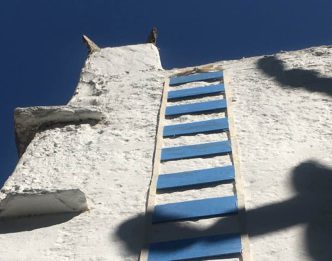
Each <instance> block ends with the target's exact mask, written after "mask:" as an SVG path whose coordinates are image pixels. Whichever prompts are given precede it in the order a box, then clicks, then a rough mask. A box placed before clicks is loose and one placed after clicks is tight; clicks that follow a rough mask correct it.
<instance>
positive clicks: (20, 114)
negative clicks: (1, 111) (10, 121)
mask: <svg viewBox="0 0 332 261" xmlns="http://www.w3.org/2000/svg"><path fill="white" fill-rule="evenodd" d="M102 117H103V113H102V111H101V109H100V108H97V107H93V106H90V107H74V106H69V105H64V106H36V107H27V108H16V109H15V112H14V120H15V133H16V146H17V150H18V154H19V156H22V154H23V153H24V152H25V149H26V147H27V146H28V145H29V143H30V142H31V140H32V139H33V137H34V136H35V134H36V132H37V131H38V130H40V129H41V128H43V127H50V126H51V125H54V124H80V123H95V122H98V121H100V120H101V119H102Z"/></svg>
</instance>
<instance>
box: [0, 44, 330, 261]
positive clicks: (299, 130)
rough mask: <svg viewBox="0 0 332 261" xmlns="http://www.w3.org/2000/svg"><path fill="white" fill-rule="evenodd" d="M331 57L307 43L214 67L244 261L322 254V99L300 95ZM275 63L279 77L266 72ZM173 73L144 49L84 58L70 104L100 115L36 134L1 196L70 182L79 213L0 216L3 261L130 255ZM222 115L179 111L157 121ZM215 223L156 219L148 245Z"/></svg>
mask: <svg viewBox="0 0 332 261" xmlns="http://www.w3.org/2000/svg"><path fill="white" fill-rule="evenodd" d="M331 57H332V48H330V47H316V48H311V49H306V50H301V51H294V52H285V53H280V54H278V55H277V56H276V57H275V58H277V60H276V59H274V58H269V59H267V58H266V59H263V57H254V58H247V59H241V60H237V61H226V62H217V63H215V65H222V66H223V67H224V69H225V74H226V75H227V77H228V82H227V83H226V84H227V85H226V88H229V90H230V91H231V92H232V94H233V99H232V104H231V106H232V107H233V115H232V116H233V118H234V120H235V129H236V132H237V133H236V137H237V141H238V145H239V151H240V154H239V158H240V166H241V175H242V177H243V179H244V184H245V186H244V193H245V203H246V207H247V214H246V215H247V221H248V230H249V236H250V243H251V256H252V260H258V261H266V260H287V261H288V260H290V261H295V260H296V261H298V260H301V261H302V260H304V261H306V260H319V261H322V260H324V261H325V260H326V261H328V260H331V258H330V257H331V250H330V249H327V248H326V244H329V242H331V235H332V232H331V231H332V228H331V224H332V222H331V217H332V213H331V204H330V203H331V196H330V193H329V192H330V191H332V189H331V178H330V176H328V175H332V174H331V168H332V159H331V155H332V142H331V140H332V138H331V135H332V127H331V124H330V122H331V115H332V111H331V110H332V98H331V97H332V95H331V91H329V92H328V91H327V90H328V89H327V90H325V91H324V90H323V91H321V92H317V91H314V90H312V89H315V86H316V87H317V84H319V86H322V85H324V86H326V88H328V84H329V83H330V82H331V79H332V59H331ZM134 58H135V59H134ZM262 59H263V60H262ZM278 59H279V60H282V61H283V62H284V64H285V68H284V70H287V71H288V72H287V71H286V72H285V71H283V72H280V73H278V72H279V71H280V70H281V69H280V63H278ZM138 61H140V62H138ZM259 61H260V62H261V64H260V66H259V65H258V62H259ZM262 61H263V62H264V64H263V65H264V66H265V69H264V68H262ZM266 63H267V64H266ZM128 64H130V65H128ZM292 69H299V70H293V71H291V70H292ZM308 70H312V72H308ZM174 72H177V70H173V71H169V72H165V71H162V70H161V66H160V61H159V59H158V53H157V50H156V48H155V47H153V46H152V45H139V46H130V47H121V48H106V49H102V50H101V52H97V53H94V54H93V55H92V56H91V57H90V58H89V59H88V60H87V62H86V65H85V67H84V69H83V72H82V75H81V79H80V82H79V85H78V88H77V92H76V94H75V96H74V97H73V99H72V100H71V102H70V105H72V106H97V107H99V108H100V109H101V110H102V112H103V114H104V115H105V119H103V120H102V121H101V122H99V123H97V124H94V125H93V124H78V125H77V124H76V125H66V126H58V127H55V128H52V129H47V130H44V131H41V132H38V133H37V134H36V136H35V138H34V139H33V141H32V142H31V143H30V145H29V146H28V148H27V151H26V152H25V154H24V155H23V156H22V158H21V159H20V162H19V164H18V166H17V168H16V170H15V172H14V174H13V175H12V177H11V178H10V180H9V181H8V182H7V183H6V184H5V187H4V189H3V193H5V192H6V190H8V189H9V190H12V189H13V188H14V187H15V186H17V187H16V189H17V191H24V189H28V190H29V189H31V188H34V189H39V188H40V187H42V188H43V189H46V190H48V191H51V190H53V189H55V188H56V189H63V188H65V189H68V190H69V189H80V190H81V191H82V192H83V193H84V194H85V196H86V198H87V203H88V208H89V210H88V211H86V212H83V213H81V214H78V215H69V214H66V215H60V216H57V215H49V216H44V217H43V216H39V217H28V218H17V219H12V220H3V221H0V223H1V224H0V232H1V234H0V243H1V246H2V248H1V250H0V256H1V258H3V260H137V257H138V253H139V247H138V246H139V243H140V241H141V240H142V238H141V235H142V234H143V233H144V232H143V230H142V229H143V228H144V225H143V222H142V220H143V214H142V213H144V210H145V203H146V202H145V201H146V193H147V188H148V186H149V181H150V178H151V172H152V156H153V150H154V142H155V134H156V124H157V114H158V109H159V105H160V98H161V92H162V83H163V80H164V77H166V76H168V75H170V74H172V73H174ZM313 72H316V73H313ZM277 73H278V74H277ZM274 75H278V77H277V76H274ZM291 78H293V79H291ZM294 79H295V80H294ZM197 85H201V84H197ZM294 85H296V86H295V87H294ZM189 86H194V85H189ZM319 86H318V87H319ZM176 88H178V87H176ZM179 88H181V87H179ZM330 88H331V87H330ZM310 89H311V90H310ZM215 98H216V97H213V98H212V99H215ZM192 101H193V100H191V101H190V100H188V101H186V102H192ZM195 101H200V100H199V99H196V100H195ZM181 103H182V102H181ZM169 104H170V103H169ZM172 104H173V103H172ZM223 116H224V114H223V113H215V114H210V115H207V114H203V115H191V116H181V117H177V118H174V119H167V120H165V123H166V124H172V123H178V122H190V121H195V120H203V119H211V118H218V117H223ZM219 138H221V139H225V138H226V137H225V135H214V136H209V135H197V142H196V139H195V140H194V139H193V138H192V137H184V138H181V139H178V140H165V141H164V146H168V145H172V144H173V145H182V144H194V143H200V142H204V141H212V140H215V139H219ZM229 162H230V157H229V156H219V157H214V158H209V159H193V160H181V161H176V162H165V163H163V164H162V165H161V168H160V170H161V173H172V172H178V171H185V170H192V169H201V168H207V167H213V166H222V165H228V164H229ZM329 168H330V169H329ZM308 171H309V173H308ZM302 172H303V173H302ZM294 173H295V174H294ZM301 173H302V174H303V175H304V176H303V178H302V176H301V175H302V174H301ZM313 173H315V175H317V179H316V176H315V177H313V176H312V174H313ZM322 173H323V174H322ZM324 173H325V174H324ZM294 175H296V176H295V177H294ZM299 175H300V176H299ZM308 175H309V176H308ZM322 175H323V177H322ZM232 193H234V191H233V186H232V185H230V184H228V185H219V186H215V187H212V188H205V189H201V190H189V191H183V192H176V193H172V194H158V195H157V198H156V200H157V203H158V202H159V203H166V202H175V201H177V200H191V199H195V198H208V197H214V196H223V195H230V194H232ZM312 193H314V194H312ZM317 195H318V196H317ZM316 200H318V201H316ZM316 203H317V204H316ZM306 207H307V208H306ZM219 221H220V220H219V219H218V218H216V219H210V220H198V221H195V222H192V221H189V222H179V223H180V224H179V226H173V227H171V229H170V227H167V226H166V225H161V226H158V227H157V226H156V227H154V231H155V233H154V236H155V237H154V240H156V241H159V240H169V239H172V238H174V237H175V238H176V237H177V238H183V237H184V238H185V237H187V236H189V235H190V236H192V235H195V233H196V234H204V233H205V234H210V233H218V232H219V231H224V232H226V228H227V229H231V228H232V227H233V226H234V225H235V224H233V225H232V221H231V220H230V219H226V223H223V222H219ZM181 227H182V228H183V230H182V231H181V229H179V228H181ZM224 229H225V230H224ZM322 239H323V240H322ZM313 240H315V241H316V243H315V242H313ZM317 242H318V243H319V244H320V245H318V244H317ZM326 242H327V243H326ZM232 260H234V259H232Z"/></svg>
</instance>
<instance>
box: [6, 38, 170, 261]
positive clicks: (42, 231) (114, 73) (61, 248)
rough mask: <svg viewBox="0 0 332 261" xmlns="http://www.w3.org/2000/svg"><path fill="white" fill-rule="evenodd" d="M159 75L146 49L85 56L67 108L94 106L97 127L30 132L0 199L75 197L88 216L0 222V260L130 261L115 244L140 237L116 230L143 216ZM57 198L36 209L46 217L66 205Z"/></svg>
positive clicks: (131, 253)
mask: <svg viewBox="0 0 332 261" xmlns="http://www.w3.org/2000/svg"><path fill="white" fill-rule="evenodd" d="M164 75H165V72H164V71H163V70H162V67H161V64H160V59H159V54H158V51H157V48H156V47H154V46H153V45H151V44H145V45H137V46H126V47H120V48H105V49H102V50H101V51H100V52H95V53H93V54H91V55H90V56H89V58H88V59H87V61H86V64H85V66H84V68H83V71H82V74H81V77H80V81H79V84H78V87H77V90H76V93H75V95H74V97H73V98H72V100H71V101H70V103H69V105H70V106H75V107H89V106H95V107H96V108H98V110H100V111H101V112H102V114H103V119H102V120H101V121H99V122H97V123H93V124H92V123H91V124H90V123H82V124H80V123H77V122H76V123H75V124H72V123H70V122H69V123H66V124H63V123H62V122H61V121H60V123H59V124H55V125H52V126H51V127H49V128H46V129H42V130H40V131H37V133H36V134H35V137H34V139H33V140H32V141H31V143H30V144H29V146H28V147H27V149H26V151H25V153H24V154H23V155H22V157H21V158H20V161H19V163H18V165H17V167H16V169H15V171H14V173H13V174H12V176H11V177H10V178H9V179H8V181H7V182H6V184H5V185H4V187H3V189H2V190H1V197H2V198H5V197H8V195H10V196H12V194H13V193H14V194H15V195H16V196H17V198H22V197H25V198H29V199H31V198H32V195H35V194H38V193H39V194H41V193H44V194H50V193H56V191H58V190H61V191H67V192H68V191H73V190H74V191H78V190H79V191H81V192H82V193H84V194H83V196H84V197H86V201H87V206H88V211H85V212H83V213H80V214H79V213H77V214H61V215H60V214H58V215H48V216H44V217H38V216H35V217H26V218H24V217H19V218H16V219H11V220H8V219H6V220H3V221H0V223H1V225H0V233H1V232H2V233H1V234H0V241H1V244H2V247H1V250H0V256H1V259H3V260H136V259H137V255H138V252H139V249H130V247H128V248H127V247H126V244H124V242H123V240H122V239H121V238H122V237H125V238H126V239H128V240H129V239H130V237H133V236H132V235H131V234H130V233H134V234H135V233H136V234H135V236H137V237H141V236H142V235H141V233H143V231H142V232H141V233H139V231H135V230H134V231H131V230H126V231H118V230H119V229H120V225H121V223H122V222H123V221H124V220H127V219H129V218H130V217H132V216H135V215H139V214H142V213H144V211H145V201H146V193H147V189H148V185H149V181H150V178H151V172H152V158H153V152H154V143H155V133H156V125H157V116H158V110H159V105H160V99H161V93H162V87H163V81H164ZM33 191H34V192H35V193H33ZM82 193H81V194H82ZM81 194H80V195H81ZM60 196H61V195H59V194H57V195H56V196H54V197H53V198H55V199H53V200H52V201H48V198H45V197H44V202H43V206H42V208H44V209H47V206H48V207H49V209H48V211H49V212H52V209H53V208H54V207H53V205H54V204H53V203H54V201H56V200H58V204H59V205H61V203H63V201H65V204H64V205H67V201H69V200H73V197H72V196H71V195H68V196H69V197H68V198H65V199H63V197H62V198H61V197H60ZM76 199H77V197H76ZM3 203H5V201H3ZM25 203H27V204H31V200H30V201H29V200H28V199H26V200H25ZM45 205H46V206H45ZM66 207H67V206H66ZM37 210H38V208H36V211H37ZM3 211H5V210H2V212H1V213H5V212H3ZM65 211H66V209H65V207H63V208H62V211H59V212H65ZM53 212H54V211H53ZM11 213H12V215H14V214H15V213H13V211H12V212H11ZM20 214H21V213H20V212H18V213H17V215H20ZM31 214H39V212H36V213H31ZM47 217H49V219H48V218H47ZM41 219H42V220H41ZM22 224H25V225H26V226H24V225H22ZM27 224H28V225H27ZM9 227H10V228H9ZM25 230H32V231H25Z"/></svg>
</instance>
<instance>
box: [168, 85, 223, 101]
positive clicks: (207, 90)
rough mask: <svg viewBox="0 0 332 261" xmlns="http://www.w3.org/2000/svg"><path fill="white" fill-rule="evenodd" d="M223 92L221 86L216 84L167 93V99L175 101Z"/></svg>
mask: <svg viewBox="0 0 332 261" xmlns="http://www.w3.org/2000/svg"><path fill="white" fill-rule="evenodd" d="M224 91H225V88H224V85H223V84H216V85H209V86H202V87H195V88H189V89H183V90H177V91H169V92H168V96H167V99H168V100H169V101H171V100H177V99H183V98H191V97H195V96H201V95H206V94H218V93H222V92H224Z"/></svg>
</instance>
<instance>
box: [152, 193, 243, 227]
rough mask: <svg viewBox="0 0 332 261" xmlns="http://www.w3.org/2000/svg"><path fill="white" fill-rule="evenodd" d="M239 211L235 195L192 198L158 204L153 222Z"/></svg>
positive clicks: (189, 218)
mask: <svg viewBox="0 0 332 261" xmlns="http://www.w3.org/2000/svg"><path fill="white" fill-rule="evenodd" d="M234 213H237V203H236V197H235V196H229V197H219V198H207V199H199V200H191V201H185V202H179V203H170V204H164V205H157V206H155V208H154V210H153V215H152V223H161V222H169V221H178V220H191V219H198V218H207V217H216V216H222V215H229V214H234Z"/></svg>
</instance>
